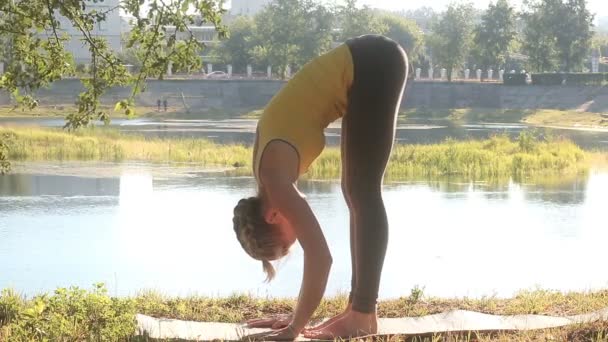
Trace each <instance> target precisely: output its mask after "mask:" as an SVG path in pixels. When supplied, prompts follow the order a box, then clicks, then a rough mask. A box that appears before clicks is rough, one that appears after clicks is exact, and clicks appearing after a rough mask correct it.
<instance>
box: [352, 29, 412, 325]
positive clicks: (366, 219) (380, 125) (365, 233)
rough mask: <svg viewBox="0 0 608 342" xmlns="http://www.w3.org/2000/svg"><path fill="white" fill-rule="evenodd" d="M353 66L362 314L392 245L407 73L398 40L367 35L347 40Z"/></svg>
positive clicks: (357, 300) (356, 277)
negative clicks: (390, 180)
mask: <svg viewBox="0 0 608 342" xmlns="http://www.w3.org/2000/svg"><path fill="white" fill-rule="evenodd" d="M346 44H347V45H348V47H349V48H350V51H351V55H352V57H353V64H354V81H353V84H352V86H351V89H350V91H349V97H348V98H349V100H348V109H347V112H346V114H345V115H344V117H343V119H342V142H341V145H342V191H343V193H344V197H345V199H346V203H347V204H348V208H349V211H350V248H351V258H352V284H351V286H352V288H351V296H350V301H351V302H352V308H353V310H355V311H358V312H365V313H370V312H373V310H374V309H375V306H376V301H377V299H378V289H379V285H380V276H381V273H382V266H383V264H384V256H385V254H386V248H387V244H388V220H387V216H386V210H385V208H384V202H383V200H382V193H381V191H382V190H381V188H382V180H383V178H384V172H385V170H386V165H387V163H388V160H389V156H390V154H391V150H392V147H393V140H394V137H395V124H396V119H397V112H398V110H399V107H400V104H401V98H402V96H403V92H404V88H405V83H406V79H407V74H408V62H407V56H406V54H405V52H404V51H403V49H402V48H401V47H400V46H399V45H398V44H397V43H395V42H394V41H392V40H390V39H388V38H385V37H382V36H376V35H366V36H361V37H357V38H353V39H350V40H348V41H347V42H346Z"/></svg>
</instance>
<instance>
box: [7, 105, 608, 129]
mask: <svg viewBox="0 0 608 342" xmlns="http://www.w3.org/2000/svg"><path fill="white" fill-rule="evenodd" d="M101 108H102V109H103V110H105V111H106V112H107V113H108V114H109V115H110V117H111V118H116V119H124V118H126V116H125V115H124V113H122V112H117V111H114V108H111V107H109V106H101ZM134 109H135V113H136V117H140V118H153V119H180V120H188V119H191V120H225V119H236V118H241V119H258V118H259V117H260V115H261V114H262V111H261V110H254V111H245V112H243V111H239V110H236V109H230V110H228V109H225V110H219V109H214V108H198V107H197V108H184V106H169V107H168V108H167V110H166V111H165V110H164V108H161V110H158V108H157V107H145V106H137V107H135V108H134ZM76 110H77V108H76V107H75V106H74V105H72V104H66V105H54V106H39V107H37V108H35V109H31V110H29V109H14V108H13V107H9V106H0V118H2V117H9V118H21V117H22V118H28V117H30V118H61V117H65V116H66V115H68V114H70V113H71V112H74V111H76ZM399 117H400V119H401V120H406V119H408V118H411V119H448V120H452V121H455V122H476V123H484V122H490V123H524V124H528V125H532V126H538V127H547V128H565V129H568V128H571V129H581V130H606V131H608V116H607V115H602V113H595V112H587V111H585V110H583V109H581V110H557V109H496V108H455V109H449V108H444V109H441V108H432V109H431V108H415V109H408V110H406V111H404V112H401V113H400V114H399Z"/></svg>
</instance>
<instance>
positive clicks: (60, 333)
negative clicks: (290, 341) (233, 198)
mask: <svg viewBox="0 0 608 342" xmlns="http://www.w3.org/2000/svg"><path fill="white" fill-rule="evenodd" d="M346 303H347V296H346V295H338V296H335V297H332V298H326V299H324V300H323V301H322V303H321V305H320V306H319V308H318V309H317V310H316V312H315V314H314V317H313V321H312V322H311V323H313V324H314V323H315V322H318V321H319V320H320V319H322V318H327V317H331V316H334V315H337V314H339V313H340V312H342V311H343V310H344V308H345V306H346ZM295 305H296V300H295V299H294V298H261V297H252V296H249V295H244V294H235V295H232V296H228V297H225V298H213V297H205V296H189V297H171V296H166V295H163V294H161V293H158V292H152V291H144V292H142V293H140V294H139V295H137V296H135V297H112V296H110V295H109V294H108V291H107V290H106V288H105V286H104V285H101V284H100V285H95V286H94V287H93V289H91V290H84V289H79V288H77V287H72V288H69V289H65V288H59V289H57V290H55V291H54V293H51V294H40V295H36V296H33V297H25V296H22V295H20V294H18V293H16V292H15V291H12V290H10V289H6V290H3V291H2V292H0V341H140V340H147V339H146V338H136V337H135V336H134V334H135V331H136V322H135V314H136V313H141V314H146V315H150V316H153V317H162V318H174V319H182V320H193V321H204V322H211V321H213V322H226V323H241V322H243V321H245V320H247V319H250V318H257V317H262V316H268V315H275V314H290V313H292V312H293V309H294V308H295ZM606 307H608V291H606V290H604V291H597V292H568V293H562V292H558V291H549V290H540V289H537V290H530V291H521V292H520V293H518V294H517V295H516V296H515V297H513V298H509V299H502V298H495V297H483V298H478V299H472V298H457V299H443V298H434V297H427V296H426V295H425V294H424V292H423V289H421V288H418V287H416V288H414V289H412V290H411V291H410V294H409V295H408V296H404V297H401V298H398V299H393V300H384V301H380V302H379V304H378V315H379V316H380V317H388V318H390V317H418V316H424V315H429V314H434V313H441V312H446V311H449V310H455V309H462V310H472V311H477V312H484V313H488V314H498V315H517V314H540V315H555V316H564V315H575V314H581V313H589V312H592V311H595V310H599V309H603V308H606ZM607 332H608V323H607V322H595V323H591V324H584V325H575V326H569V327H566V328H558V329H548V330H539V331H528V332H512V333H494V334H489V333H486V334H483V333H480V334H477V333H474V332H471V333H467V334H436V335H433V336H432V337H433V338H432V339H428V340H427V341H547V340H553V341H605V340H606V338H607V337H608V334H607ZM549 336H553V338H548V337H549ZM415 338H418V339H409V341H425V339H424V338H428V337H415ZM387 341H403V339H387Z"/></svg>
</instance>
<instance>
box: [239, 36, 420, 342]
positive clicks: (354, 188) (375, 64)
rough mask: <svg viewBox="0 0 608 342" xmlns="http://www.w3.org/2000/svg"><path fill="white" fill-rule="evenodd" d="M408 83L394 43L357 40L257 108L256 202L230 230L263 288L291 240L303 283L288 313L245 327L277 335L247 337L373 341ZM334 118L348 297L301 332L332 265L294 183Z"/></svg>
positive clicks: (248, 203) (245, 205)
mask: <svg viewBox="0 0 608 342" xmlns="http://www.w3.org/2000/svg"><path fill="white" fill-rule="evenodd" d="M407 76H408V62H407V56H406V54H405V52H404V51H403V49H402V48H401V47H400V46H399V44H397V43H396V42H394V41H392V40H390V39H388V38H386V37H383V36H377V35H366V36H361V37H357V38H353V39H350V40H348V41H346V42H345V43H344V44H342V45H340V46H339V47H337V48H335V49H333V50H331V51H330V52H328V53H326V54H324V55H322V56H320V57H317V58H315V59H313V60H312V61H311V62H309V63H308V64H306V65H305V66H304V67H303V68H302V69H301V70H300V71H299V72H298V73H296V75H295V76H294V77H293V78H292V79H291V80H290V81H289V82H288V83H287V84H286V85H285V86H284V87H283V89H281V91H279V93H278V94H276V95H275V96H274V97H273V99H272V100H271V101H270V103H269V104H268V106H267V107H266V108H265V109H264V113H263V114H262V116H261V118H260V120H259V123H258V127H257V133H256V141H255V146H254V152H253V153H254V162H253V172H254V175H255V177H256V180H257V183H258V196H257V197H252V198H247V199H243V200H241V201H239V203H238V205H237V206H236V208H235V209H234V219H233V222H234V230H235V232H236V235H237V238H238V240H239V242H240V243H241V245H242V247H243V249H244V250H245V251H246V252H247V253H248V254H249V255H250V256H251V257H253V258H254V259H257V260H261V261H262V263H263V267H264V271H265V272H266V273H267V275H268V279H269V280H270V279H272V277H273V276H274V269H273V267H272V265H271V264H270V261H271V260H276V259H279V258H281V257H283V256H285V255H286V254H287V252H288V250H289V247H290V246H291V245H292V244H293V243H294V242H295V241H296V240H298V241H299V243H300V245H301V246H302V249H303V250H304V276H303V280H302V285H301V289H300V295H299V300H298V304H297V306H296V308H295V311H294V313H293V315H290V316H289V318H288V319H281V318H278V317H269V318H264V319H257V320H252V321H249V322H248V323H249V325H250V326H251V327H274V328H281V327H282V329H279V330H276V331H273V332H271V333H266V334H259V335H254V336H252V337H253V338H263V339H269V340H293V339H294V338H295V337H297V336H298V335H299V334H300V333H304V336H305V337H308V338H315V339H328V338H338V337H356V336H363V335H369V334H375V333H377V330H378V326H377V322H378V318H377V315H376V300H377V297H378V288H379V284H380V275H381V272H382V265H383V263H384V256H385V253H386V247H387V240H388V222H387V217H386V211H385V208H384V203H383V201H382V194H381V187H382V180H383V177H384V172H385V169H386V165H387V163H388V160H389V156H390V153H391V150H392V146H393V140H394V134H395V124H396V118H397V112H398V110H399V107H400V104H401V99H402V96H403V93H404V88H405V83H406V79H407ZM339 118H342V133H341V152H342V153H341V157H342V191H343V194H344V198H345V200H346V203H347V204H348V208H349V211H350V246H351V259H352V281H351V293H350V296H349V304H348V307H347V308H346V309H345V311H344V312H343V313H342V314H340V315H338V316H336V317H334V318H332V319H330V320H329V321H327V322H325V323H324V324H322V325H320V326H317V327H314V328H311V329H304V328H305V326H306V325H307V323H308V322H309V320H310V317H311V316H312V314H313V312H314V311H315V309H316V308H317V306H318V305H319V303H320V301H321V299H322V297H323V293H324V291H325V287H326V284H327V278H328V275H329V270H330V266H331V263H332V257H331V253H330V250H329V247H328V246H327V243H326V241H325V238H324V236H323V232H322V231H321V228H320V226H319V223H318V222H317V219H316V218H315V215H314V214H313V212H312V210H311V209H310V207H309V205H308V204H307V202H306V200H305V197H304V196H303V195H302V194H301V193H300V192H299V191H298V188H297V186H296V182H297V180H298V177H299V176H300V175H302V174H303V173H305V172H306V171H307V169H308V167H309V166H310V164H311V163H312V162H313V161H314V160H315V159H316V158H317V157H318V156H319V154H320V153H321V152H322V150H323V148H324V145H325V137H324V135H323V129H324V128H326V127H327V126H328V125H329V124H330V123H331V122H333V121H335V120H337V119H339Z"/></svg>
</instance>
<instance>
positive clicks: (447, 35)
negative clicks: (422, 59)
mask: <svg viewBox="0 0 608 342" xmlns="http://www.w3.org/2000/svg"><path fill="white" fill-rule="evenodd" d="M472 13H473V5H472V4H471V3H452V4H450V5H449V6H448V9H447V11H446V12H445V13H444V15H443V16H442V17H441V19H440V20H439V21H438V22H437V23H436V24H435V25H434V27H433V35H432V38H431V46H432V49H433V56H434V57H435V59H436V62H437V63H438V64H439V65H441V66H443V67H444V68H446V69H447V76H448V81H450V82H451V81H452V72H453V71H454V69H456V68H459V67H461V66H462V64H463V63H464V60H465V57H466V56H467V54H468V52H469V49H470V45H471V41H472V31H473V24H472V22H471V18H470V16H471V14H472Z"/></svg>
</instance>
